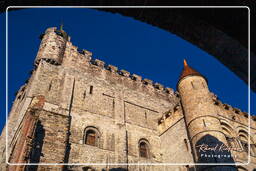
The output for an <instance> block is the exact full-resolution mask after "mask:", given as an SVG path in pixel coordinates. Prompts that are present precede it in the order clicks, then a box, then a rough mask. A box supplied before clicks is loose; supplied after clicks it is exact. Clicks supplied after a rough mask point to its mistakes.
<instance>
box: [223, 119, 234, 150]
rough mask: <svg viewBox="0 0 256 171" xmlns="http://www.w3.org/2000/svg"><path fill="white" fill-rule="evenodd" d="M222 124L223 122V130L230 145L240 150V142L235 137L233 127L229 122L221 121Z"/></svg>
mask: <svg viewBox="0 0 256 171" xmlns="http://www.w3.org/2000/svg"><path fill="white" fill-rule="evenodd" d="M220 124H221V128H222V132H223V134H224V135H225V137H226V140H227V143H228V146H229V147H232V148H234V150H236V149H237V150H238V149H239V143H238V141H237V139H236V138H235V137H234V136H235V134H234V131H233V128H232V127H231V126H230V125H229V124H227V123H225V122H223V121H221V123H220Z"/></svg>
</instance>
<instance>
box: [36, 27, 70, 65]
mask: <svg viewBox="0 0 256 171" xmlns="http://www.w3.org/2000/svg"><path fill="white" fill-rule="evenodd" d="M40 38H41V40H42V41H41V44H40V47H39V50H38V53H37V56H36V59H35V65H38V64H39V62H40V60H46V61H48V62H51V63H53V64H57V65H59V64H61V63H62V60H63V55H64V52H65V49H66V43H67V41H70V37H69V36H68V35H67V33H66V32H65V31H64V30H63V26H61V27H60V29H57V28H56V27H51V28H48V29H47V30H46V31H45V33H43V34H41V36H40Z"/></svg>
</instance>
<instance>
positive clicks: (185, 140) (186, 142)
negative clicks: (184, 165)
mask: <svg viewBox="0 0 256 171" xmlns="http://www.w3.org/2000/svg"><path fill="white" fill-rule="evenodd" d="M184 143H185V146H186V148H187V151H188V141H187V139H184Z"/></svg>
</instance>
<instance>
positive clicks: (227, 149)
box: [196, 144, 242, 152]
mask: <svg viewBox="0 0 256 171" xmlns="http://www.w3.org/2000/svg"><path fill="white" fill-rule="evenodd" d="M196 148H198V151H199V152H209V151H213V152H231V151H242V149H241V148H236V147H228V146H226V145H225V144H216V145H215V146H209V145H208V144H200V145H197V146H196Z"/></svg>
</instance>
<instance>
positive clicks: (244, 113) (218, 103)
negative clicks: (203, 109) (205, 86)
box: [211, 93, 256, 121]
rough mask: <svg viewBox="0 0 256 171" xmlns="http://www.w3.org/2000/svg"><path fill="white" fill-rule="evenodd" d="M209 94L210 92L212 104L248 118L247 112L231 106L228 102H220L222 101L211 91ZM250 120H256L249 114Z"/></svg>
mask: <svg viewBox="0 0 256 171" xmlns="http://www.w3.org/2000/svg"><path fill="white" fill-rule="evenodd" d="M211 94H212V100H213V103H214V105H216V106H219V107H221V108H222V109H224V110H227V111H230V112H232V113H235V114H237V115H238V116H240V117H244V118H248V115H249V114H248V113H247V112H243V111H241V110H240V109H238V108H236V107H232V106H231V105H229V104H225V103H222V102H221V101H220V100H219V99H218V97H217V95H215V94H214V93H211ZM251 120H253V121H256V118H255V116H252V115H251Z"/></svg>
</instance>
